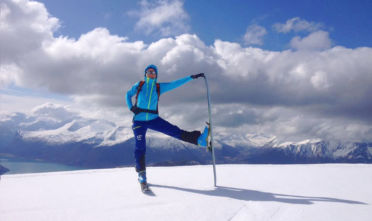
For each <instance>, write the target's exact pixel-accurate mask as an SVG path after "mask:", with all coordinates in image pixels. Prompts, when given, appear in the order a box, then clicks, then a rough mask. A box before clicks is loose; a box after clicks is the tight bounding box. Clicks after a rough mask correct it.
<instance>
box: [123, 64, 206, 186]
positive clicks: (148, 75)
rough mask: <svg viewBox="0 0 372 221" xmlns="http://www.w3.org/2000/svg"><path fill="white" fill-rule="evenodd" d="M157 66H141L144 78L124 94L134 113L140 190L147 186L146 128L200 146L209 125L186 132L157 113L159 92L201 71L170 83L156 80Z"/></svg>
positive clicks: (188, 80)
mask: <svg viewBox="0 0 372 221" xmlns="http://www.w3.org/2000/svg"><path fill="white" fill-rule="evenodd" d="M157 77H158V68H157V67H156V66H155V65H153V64H150V65H148V66H147V67H146V69H145V81H140V82H137V83H136V84H134V85H133V86H132V88H131V89H130V90H129V91H128V92H127V94H126V102H127V105H128V108H129V109H130V110H131V111H132V112H133V113H134V117H133V125H132V130H133V133H134V137H135V140H136V146H135V150H134V156H135V161H136V172H137V173H138V181H139V182H140V184H141V188H142V190H143V191H146V190H148V186H147V179H146V163H145V153H146V131H147V129H152V130H155V131H159V132H162V133H164V134H167V135H169V136H172V137H174V138H177V139H179V140H182V141H186V142H189V143H192V144H195V145H199V146H202V147H206V146H207V137H208V130H209V128H208V127H207V126H206V127H205V128H204V131H203V133H201V132H200V131H196V130H195V131H192V132H188V131H185V130H182V129H180V128H179V127H177V126H175V125H172V124H171V123H169V122H167V121H166V120H164V119H163V118H161V117H159V112H158V101H159V96H160V95H162V94H164V93H165V92H168V91H171V90H173V89H175V88H177V87H180V86H182V85H184V84H186V83H187V82H190V81H191V80H193V79H197V78H199V77H204V74H203V73H200V74H195V75H191V76H187V77H185V78H181V79H179V80H176V81H173V82H170V83H157ZM133 96H135V103H134V104H132V97H133Z"/></svg>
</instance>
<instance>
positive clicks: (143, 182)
mask: <svg viewBox="0 0 372 221" xmlns="http://www.w3.org/2000/svg"><path fill="white" fill-rule="evenodd" d="M138 182H139V183H140V185H141V191H142V192H143V193H145V192H148V191H150V189H149V185H148V184H147V178H146V171H145V170H144V171H140V172H138Z"/></svg>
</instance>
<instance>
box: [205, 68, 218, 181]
mask: <svg viewBox="0 0 372 221" xmlns="http://www.w3.org/2000/svg"><path fill="white" fill-rule="evenodd" d="M204 82H205V87H206V88H207V99H208V118H209V119H208V120H209V122H207V125H208V127H209V130H208V137H207V150H208V151H210V152H211V153H212V163H213V177H214V186H215V187H216V186H217V176H216V158H215V155H214V147H213V127H212V111H211V102H210V95H209V87H208V80H207V76H206V75H204Z"/></svg>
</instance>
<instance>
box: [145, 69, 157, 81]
mask: <svg viewBox="0 0 372 221" xmlns="http://www.w3.org/2000/svg"><path fill="white" fill-rule="evenodd" d="M146 76H147V77H148V78H151V79H154V78H156V72H155V70H154V69H153V68H149V69H147V71H146Z"/></svg>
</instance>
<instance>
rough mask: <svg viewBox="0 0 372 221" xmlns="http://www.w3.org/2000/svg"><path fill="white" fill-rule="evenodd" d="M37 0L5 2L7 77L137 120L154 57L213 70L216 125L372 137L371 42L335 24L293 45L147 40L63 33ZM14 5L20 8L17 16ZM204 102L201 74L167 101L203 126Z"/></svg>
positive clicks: (165, 68)
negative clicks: (338, 38)
mask: <svg viewBox="0 0 372 221" xmlns="http://www.w3.org/2000/svg"><path fill="white" fill-rule="evenodd" d="M29 3H34V2H30V1H17V2H13V1H10V0H7V1H5V2H3V3H2V5H1V7H3V8H5V7H6V8H7V10H8V11H7V12H6V13H4V14H2V17H1V28H2V31H1V32H0V38H1V40H2V41H1V44H2V45H4V46H5V45H6V47H7V48H6V50H7V53H6V54H5V55H3V56H4V57H6V58H4V59H1V67H2V70H1V71H0V76H1V77H0V80H1V84H2V85H3V86H5V85H7V84H12V83H13V84H16V85H18V86H23V87H31V88H32V87H33V88H44V89H47V90H49V91H51V92H54V93H61V94H65V95H68V96H71V97H72V98H73V99H74V100H75V101H78V102H80V103H82V104H84V106H85V107H89V108H90V106H89V105H92V104H95V105H96V106H99V107H104V108H116V107H118V108H120V111H121V112H120V113H121V114H122V115H121V116H123V118H127V119H128V122H130V112H129V111H127V110H126V106H125V101H124V96H125V92H126V91H127V90H128V89H129V88H130V87H131V86H132V85H133V84H134V83H135V82H137V81H139V80H141V79H143V69H144V67H145V66H146V65H147V64H149V63H154V64H157V65H158V66H159V81H160V82H164V81H171V80H176V79H178V78H181V77H184V76H186V75H189V74H193V73H199V72H204V73H207V76H208V79H209V82H210V87H211V88H210V89H211V98H212V103H213V106H214V108H213V116H214V117H215V119H216V126H217V128H216V131H218V130H220V131H229V132H231V133H243V134H244V133H246V132H252V133H254V132H257V133H262V134H268V135H269V136H272V135H274V136H276V137H277V139H283V140H286V139H293V140H295V139H300V138H305V139H308V138H324V139H327V138H328V139H331V138H332V139H338V138H344V139H349V140H358V139H359V140H361V139H365V140H368V139H369V140H372V132H371V131H372V127H371V126H370V125H371V122H372V115H371V110H372V100H371V99H370V94H372V88H371V87H370V85H371V84H372V75H371V73H372V67H371V65H370V60H371V58H372V49H371V48H368V47H361V48H355V49H348V48H345V47H342V46H334V47H332V45H331V43H330V40H329V37H328V33H326V32H324V31H320V30H317V31H314V32H312V33H310V34H309V36H308V37H304V38H298V39H297V40H293V41H292V46H293V47H294V48H296V49H298V50H285V51H269V50H262V49H259V48H253V47H248V48H247V47H244V46H242V45H240V44H238V43H235V42H228V41H221V40H216V41H215V42H214V43H213V44H212V45H206V44H205V43H204V42H203V41H202V40H200V39H199V37H198V36H197V35H191V34H182V35H178V36H175V37H169V38H163V39H160V40H158V41H155V42H152V43H150V44H145V43H143V42H142V41H129V40H128V39H127V38H126V37H123V36H117V35H113V34H111V33H110V32H109V30H107V29H105V28H96V29H94V30H91V31H89V32H87V33H85V34H83V35H81V36H80V38H78V39H72V38H69V37H68V36H58V37H54V36H53V33H54V31H55V28H56V27H57V26H58V22H56V21H58V19H57V18H53V17H51V16H50V15H49V14H48V12H47V10H46V9H45V7H44V6H43V5H42V4H40V3H37V4H29ZM145 3H146V2H144V3H143V4H145ZM167 3H170V2H167ZM146 4H147V3H146ZM164 4H165V3H164ZM155 8H156V7H155ZM26 9H27V10H26ZM35 11H36V12H35ZM30 12H34V13H40V14H42V15H43V16H36V15H34V16H30V15H29V13H30ZM14 13H16V15H17V16H15V17H14V18H12V19H10V18H9V16H12V15H13V14H14ZM19 23H22V24H23V23H24V25H17V24H19ZM27 23H29V24H34V25H27ZM160 23H161V22H160ZM160 23H159V24H160ZM31 26H35V27H37V26H42V27H43V28H30V27H31ZM10 27H14V28H10ZM292 29H293V30H295V29H294V28H292ZM40 30H42V31H41V32H40ZM296 30H300V29H299V28H297V29H296ZM302 30H305V29H302ZM307 30H311V29H310V28H308V29H307ZM23 33H27V36H29V38H27V39H25V41H26V42H25V43H24V42H18V41H15V39H13V38H11V37H9V36H20V35H22V34H23ZM40 33H42V34H40ZM18 40H19V41H22V39H18ZM30 42H31V43H30ZM15 44H24V45H25V47H17V46H16V45H15ZM304 49H307V50H304ZM308 49H316V50H308ZM205 105H206V100H205V88H204V84H203V82H202V81H198V80H195V81H192V82H190V83H188V84H186V85H184V86H182V87H181V88H179V89H177V90H174V91H172V92H171V93H166V94H165V95H164V96H162V98H161V100H160V105H159V106H160V111H161V115H162V116H164V117H166V118H167V119H169V120H170V121H171V122H174V123H176V124H178V125H180V126H181V127H186V128H187V129H194V128H195V127H200V123H203V122H204V121H205V119H206V106H205ZM124 113H125V114H124ZM193 113H203V114H193Z"/></svg>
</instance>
